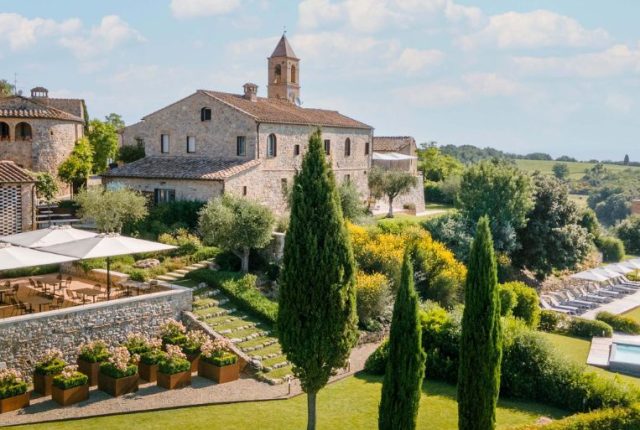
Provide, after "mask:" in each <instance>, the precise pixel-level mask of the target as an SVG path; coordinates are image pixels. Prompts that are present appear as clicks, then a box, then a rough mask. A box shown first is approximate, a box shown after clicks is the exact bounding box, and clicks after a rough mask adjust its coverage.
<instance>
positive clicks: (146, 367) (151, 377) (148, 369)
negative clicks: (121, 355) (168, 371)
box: [138, 362, 158, 382]
mask: <svg viewBox="0 0 640 430" xmlns="http://www.w3.org/2000/svg"><path fill="white" fill-rule="evenodd" d="M138 374H139V375H140V379H144V380H145V381H147V382H156V381H157V380H158V365H157V364H144V363H143V362H140V363H138Z"/></svg>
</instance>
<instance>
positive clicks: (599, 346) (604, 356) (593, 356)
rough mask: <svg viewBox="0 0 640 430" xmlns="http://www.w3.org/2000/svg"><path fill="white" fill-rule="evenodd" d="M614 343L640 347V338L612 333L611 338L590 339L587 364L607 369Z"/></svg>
mask: <svg viewBox="0 0 640 430" xmlns="http://www.w3.org/2000/svg"><path fill="white" fill-rule="evenodd" d="M614 342H616V343H626V344H632V345H640V336H633V335H627V334H620V333H614V334H613V337H594V338H593V339H591V349H590V350H589V356H588V357H587V364H588V365H590V366H596V367H602V368H603V369H607V368H608V367H609V354H610V352H611V344H612V343H614Z"/></svg>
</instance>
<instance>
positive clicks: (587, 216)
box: [579, 209, 602, 240]
mask: <svg viewBox="0 0 640 430" xmlns="http://www.w3.org/2000/svg"><path fill="white" fill-rule="evenodd" d="M579 223H580V226H581V227H583V228H585V229H586V230H587V231H588V232H589V234H590V235H591V237H592V238H593V239H594V240H597V239H598V238H599V237H600V235H601V234H602V227H601V226H600V222H599V221H598V217H597V215H596V213H595V212H594V211H593V210H591V209H585V210H584V211H583V212H582V215H581V217H580V221H579Z"/></svg>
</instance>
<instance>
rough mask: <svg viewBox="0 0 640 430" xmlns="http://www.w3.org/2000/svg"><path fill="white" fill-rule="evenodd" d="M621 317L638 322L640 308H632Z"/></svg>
mask: <svg viewBox="0 0 640 430" xmlns="http://www.w3.org/2000/svg"><path fill="white" fill-rule="evenodd" d="M623 315H624V316H627V317H631V318H633V319H634V320H636V321H638V322H640V307H637V308H633V309H631V310H630V311H627V312H625V313H624V314H623Z"/></svg>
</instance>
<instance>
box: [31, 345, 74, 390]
mask: <svg viewBox="0 0 640 430" xmlns="http://www.w3.org/2000/svg"><path fill="white" fill-rule="evenodd" d="M66 365H67V362H66V361H64V359H63V358H62V352H61V351H60V350H58V349H55V348H54V349H47V350H46V351H45V353H44V355H43V356H42V357H41V358H40V360H38V362H37V363H36V368H35V371H34V372H33V391H35V392H37V393H40V394H42V395H43V396H48V395H49V394H51V386H52V383H53V377H54V376H55V375H57V374H59V373H60V372H62V369H64V367H65V366H66Z"/></svg>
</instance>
